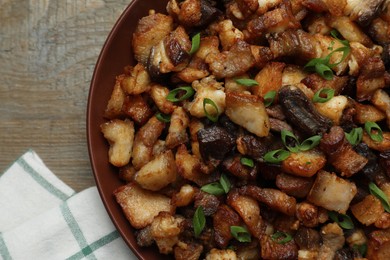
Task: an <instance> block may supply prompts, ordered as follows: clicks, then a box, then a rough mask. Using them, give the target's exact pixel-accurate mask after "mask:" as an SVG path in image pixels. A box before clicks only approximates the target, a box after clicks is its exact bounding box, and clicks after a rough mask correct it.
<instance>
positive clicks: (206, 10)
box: [167, 0, 222, 27]
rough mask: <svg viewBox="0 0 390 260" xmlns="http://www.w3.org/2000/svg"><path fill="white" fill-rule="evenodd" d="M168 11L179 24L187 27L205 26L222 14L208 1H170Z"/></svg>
mask: <svg viewBox="0 0 390 260" xmlns="http://www.w3.org/2000/svg"><path fill="white" fill-rule="evenodd" d="M167 11H168V13H169V14H170V15H171V16H172V17H174V18H175V19H176V20H177V21H178V22H179V24H181V25H183V26H185V27H199V26H205V25H207V24H209V23H211V22H212V21H214V20H215V19H217V18H218V17H219V16H220V15H221V14H222V12H221V11H220V10H219V9H218V8H216V7H215V6H213V4H212V2H211V1H208V0H185V1H178V0H170V1H169V2H168V5H167Z"/></svg>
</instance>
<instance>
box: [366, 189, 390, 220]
mask: <svg viewBox="0 0 390 260" xmlns="http://www.w3.org/2000/svg"><path fill="white" fill-rule="evenodd" d="M368 188H369V190H370V193H371V194H372V195H374V196H375V197H377V198H378V199H379V200H380V201H381V203H382V206H383V208H384V209H385V210H386V211H387V212H388V213H390V204H389V199H388V198H387V196H386V194H385V193H384V192H383V191H382V190H381V189H379V187H378V186H376V185H375V183H373V182H370V184H368Z"/></svg>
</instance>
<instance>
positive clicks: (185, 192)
mask: <svg viewBox="0 0 390 260" xmlns="http://www.w3.org/2000/svg"><path fill="white" fill-rule="evenodd" d="M195 193H196V189H195V188H194V187H193V186H191V185H189V184H184V185H183V186H181V187H180V190H179V191H178V192H177V193H175V194H174V195H173V196H172V204H173V205H175V207H184V206H188V205H189V204H190V203H192V202H193V200H194V197H195Z"/></svg>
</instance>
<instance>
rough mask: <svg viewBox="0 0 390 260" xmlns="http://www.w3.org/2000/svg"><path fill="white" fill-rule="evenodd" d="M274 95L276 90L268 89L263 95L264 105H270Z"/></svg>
mask: <svg viewBox="0 0 390 260" xmlns="http://www.w3.org/2000/svg"><path fill="white" fill-rule="evenodd" d="M275 97H276V91H275V90H270V91H268V92H267V93H266V94H265V95H264V106H265V107H269V106H270V105H272V103H273V102H274V100H275Z"/></svg>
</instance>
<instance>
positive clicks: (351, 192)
mask: <svg viewBox="0 0 390 260" xmlns="http://www.w3.org/2000/svg"><path fill="white" fill-rule="evenodd" d="M356 193H357V188H356V185H355V183H353V182H350V181H348V180H345V179H343V178H341V177H338V176H337V175H336V174H334V173H329V172H326V171H323V170H321V171H320V172H319V173H318V174H317V177H316V179H315V181H314V184H313V186H312V188H311V190H310V193H309V195H308V196H307V200H308V201H309V202H311V203H313V204H314V205H317V206H320V207H323V208H325V209H327V210H334V211H337V212H339V213H342V214H345V213H346V212H347V210H348V208H349V204H350V203H351V201H352V199H353V197H354V196H355V195H356Z"/></svg>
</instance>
